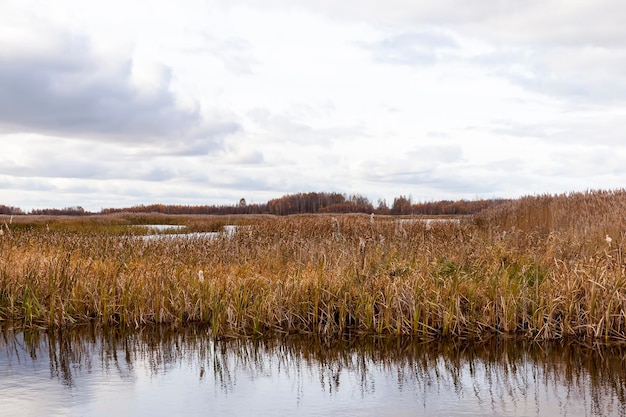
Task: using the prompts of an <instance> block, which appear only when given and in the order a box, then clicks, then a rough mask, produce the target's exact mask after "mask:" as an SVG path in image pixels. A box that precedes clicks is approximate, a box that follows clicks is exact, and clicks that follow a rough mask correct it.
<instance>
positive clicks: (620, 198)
mask: <svg viewBox="0 0 626 417" xmlns="http://www.w3.org/2000/svg"><path fill="white" fill-rule="evenodd" d="M625 207H626V192H623V191H614V192H589V193H584V194H570V195H561V196H538V197H526V198H524V199H520V200H516V201H513V202H511V203H510V204H507V205H502V206H498V207H496V208H495V209H493V210H491V211H487V212H484V213H480V214H478V215H475V216H473V217H468V218H463V219H461V220H460V221H450V222H432V223H428V222H425V221H423V219H420V218H416V217H413V218H404V219H400V218H398V217H384V216H377V217H374V218H372V217H370V216H365V215H341V216H336V215H335V216H331V215H310V216H289V217H271V216H255V217H237V218H228V219H227V218H216V217H214V216H205V217H203V216H194V217H192V216H188V217H181V216H171V217H170V218H169V221H171V222H176V223H178V224H190V225H191V224H193V228H194V230H215V229H219V226H220V225H223V224H227V223H229V224H238V225H240V226H241V227H239V228H238V229H237V230H236V232H235V233H234V234H226V233H223V234H219V235H218V236H217V237H213V238H210V239H209V238H206V239H203V238H196V239H190V238H187V239H153V240H143V239H141V238H139V237H137V236H134V235H133V234H131V233H120V232H119V229H115V230H118V232H116V233H109V232H108V231H107V230H106V229H103V228H102V227H94V226H93V223H94V222H95V223H102V222H105V223H106V222H107V221H110V222H112V223H114V224H115V225H116V226H115V227H119V225H120V224H122V225H123V224H125V222H128V219H124V218H115V221H113V220H111V219H108V218H107V217H106V216H101V217H98V218H95V219H93V220H91V221H89V220H85V219H82V220H80V222H83V223H82V225H81V226H77V224H76V222H74V221H69V220H64V221H63V222H65V226H63V225H60V223H55V224H54V227H51V226H50V224H49V223H48V227H45V226H41V224H39V225H38V224H35V225H32V224H31V226H27V224H28V219H27V218H21V219H19V222H21V225H20V226H18V225H17V223H16V222H17V220H14V222H13V223H12V224H9V223H8V222H5V219H0V224H2V225H3V227H2V229H3V233H2V235H1V236H0V322H1V321H7V322H8V321H11V322H14V323H18V324H21V325H24V326H42V327H60V326H67V325H71V324H78V323H86V322H97V323H101V324H105V325H121V326H129V327H138V326H142V325H144V324H148V323H172V324H175V325H178V324H181V325H182V324H184V323H192V322H193V323H205V324H208V325H209V326H210V327H211V329H212V333H213V334H214V335H216V336H218V337H229V336H263V335H275V334H315V335H319V336H324V337H338V336H345V335H354V334H359V335H362V334H368V335H370V334H375V335H387V336H389V335H410V336H417V337H422V338H438V337H451V338H475V339H484V338H487V337H490V336H492V335H494V334H517V335H523V336H526V337H528V338H532V339H542V340H544V339H545V340H547V339H560V338H569V337H574V338H578V339H580V340H583V341H592V340H611V341H616V340H617V341H624V340H626V274H625V270H624V260H623V247H622V241H623V231H624V230H626V229H625V228H624V226H625V225H624V219H626V209H625ZM107 219H108V220H107ZM48 221H54V219H49V220H48ZM159 222H160V223H163V219H160V220H159ZM607 235H608V236H609V237H610V238H611V239H610V242H609V240H607Z"/></svg>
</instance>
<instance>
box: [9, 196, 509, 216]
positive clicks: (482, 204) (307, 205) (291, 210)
mask: <svg viewBox="0 0 626 417" xmlns="http://www.w3.org/2000/svg"><path fill="white" fill-rule="evenodd" d="M507 201H510V200H505V199H491V200H472V201H470V200H457V201H452V200H441V201H432V202H420V203H414V202H413V201H411V198H410V197H406V196H400V197H396V198H394V200H393V203H392V204H391V207H389V205H388V204H387V201H385V200H378V202H377V205H376V206H374V204H372V202H370V201H369V200H368V199H367V197H364V196H362V195H358V194H353V195H347V194H340V193H328V192H310V193H297V194H288V195H285V196H283V197H280V198H275V199H272V200H269V201H268V202H267V203H262V204H247V203H246V200H245V199H243V198H242V199H241V200H239V202H238V203H237V204H233V205H219V206H217V205H196V206H190V205H172V204H149V205H139V206H133V207H127V208H105V209H102V210H101V211H100V212H99V213H93V212H89V211H87V210H85V209H83V208H82V207H80V206H78V207H66V208H62V209H34V210H32V211H31V212H30V213H28V214H38V215H53V216H59V215H62V216H83V215H89V214H112V213H162V214H187V215H189V214H213V215H227V214H274V215H279V216H283V215H289V214H305V213H376V214H392V215H412V214H413V215H467V214H474V213H477V212H479V211H482V210H484V209H486V208H488V207H492V206H495V205H498V204H502V203H504V202H507ZM0 214H26V213H25V212H23V211H22V210H21V209H20V208H18V207H9V206H4V205H0Z"/></svg>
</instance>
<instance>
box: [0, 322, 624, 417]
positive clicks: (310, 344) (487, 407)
mask: <svg viewBox="0 0 626 417" xmlns="http://www.w3.org/2000/svg"><path fill="white" fill-rule="evenodd" d="M625 353H626V349H624V348H604V349H588V348H581V347H567V346H560V345H537V344H529V343H522V342H519V341H518V342H515V341H508V342H504V341H499V342H497V341H494V342H490V343H482V344H439V343H426V344H425V343H418V342H414V341H410V340H377V339H367V340H359V341H352V342H333V343H330V344H329V343H325V342H323V341H319V340H312V339H291V338H290V339H287V340H271V341H253V340H230V341H213V340H212V339H211V338H210V337H209V335H208V334H207V332H206V331H204V330H202V329H198V328H186V329H184V330H175V329H171V328H162V327H161V328H148V329H143V330H137V331H135V332H132V333H123V332H121V331H119V330H109V331H102V330H96V329H82V330H72V331H67V332H51V333H46V332H17V331H11V330H6V329H5V330H2V331H0V415H1V416H18V415H19V416H111V415H124V416H200V415H202V416H209V415H211V416H264V415H267V416H281V415H303V416H327V415H333V416H416V415H417V416H484V415H491V416H556V415H567V416H605V415H622V416H623V415H626V411H625V410H626V409H625V406H626V390H625V381H626V373H625V371H626V364H625V362H624V361H625V356H624V354H625Z"/></svg>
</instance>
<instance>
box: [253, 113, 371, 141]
mask: <svg viewBox="0 0 626 417" xmlns="http://www.w3.org/2000/svg"><path fill="white" fill-rule="evenodd" d="M248 115H249V116H250V118H251V119H252V120H253V121H254V122H255V123H257V124H258V125H260V126H262V127H263V128H265V129H268V130H270V131H271V132H272V135H273V136H274V137H276V138H277V139H280V140H288V141H289V142H290V143H302V144H319V145H324V144H328V143H330V142H332V141H334V140H337V139H340V138H355V137H362V136H364V135H365V132H364V129H363V128H362V127H361V126H341V125H338V126H331V127H323V128H316V127H313V126H310V125H308V124H304V123H299V122H297V121H295V120H294V118H293V117H290V116H289V115H282V114H273V113H271V112H269V111H267V110H263V109H256V110H253V111H251V112H249V114H248Z"/></svg>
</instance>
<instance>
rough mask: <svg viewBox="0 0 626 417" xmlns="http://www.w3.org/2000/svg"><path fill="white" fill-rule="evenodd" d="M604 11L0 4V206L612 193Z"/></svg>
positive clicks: (617, 19) (615, 44) (600, 5)
mask: <svg viewBox="0 0 626 417" xmlns="http://www.w3.org/2000/svg"><path fill="white" fill-rule="evenodd" d="M624 16H626V4H625V3H623V2H622V1H619V0H596V1H587V0H585V1H580V0H525V1H519V0H482V1H480V2H467V1H463V0H438V1H408V0H385V1H382V0H360V1H355V0H345V1H331V0H302V1H295V0H264V1H255V0H228V1H226V0H176V1H173V0H172V1H163V0H152V1H139V0H123V1H122V0H109V1H106V2H104V1H90V0H55V1H54V2H49V1H43V0H39V1H31V0H0V204H4V205H8V206H15V207H20V208H22V209H23V210H26V211H29V210H31V209H34V208H52V207H56V208H63V207H72V206H81V207H83V208H85V209H86V210H90V211H99V210H100V209H102V208H109V207H130V206H134V205H140V204H153V203H162V204H182V205H205V204H208V205H213V204H216V205H222V204H226V205H233V204H237V203H238V202H239V199H240V198H245V199H246V201H247V202H248V203H264V202H266V201H267V200H269V199H272V198H277V197H280V196H283V195H285V194H291V193H297V192H309V191H325V192H339V193H346V194H348V195H350V194H359V195H363V196H366V197H368V198H369V199H370V201H372V202H373V203H374V204H375V205H376V203H377V202H378V200H380V199H384V200H386V201H387V202H388V203H389V204H391V203H392V202H393V198H394V197H397V196H400V195H404V196H409V197H411V198H412V200H413V201H415V202H420V201H432V200H441V199H453V200H456V199H480V198H515V197H519V196H524V195H535V194H545V193H555V194H556V193H567V192H572V191H585V190H589V189H615V188H622V187H624V185H625V184H624V183H625V181H624V180H625V179H626V163H624V162H626V129H625V127H626V25H624V23H623V20H624V19H623V18H624Z"/></svg>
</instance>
